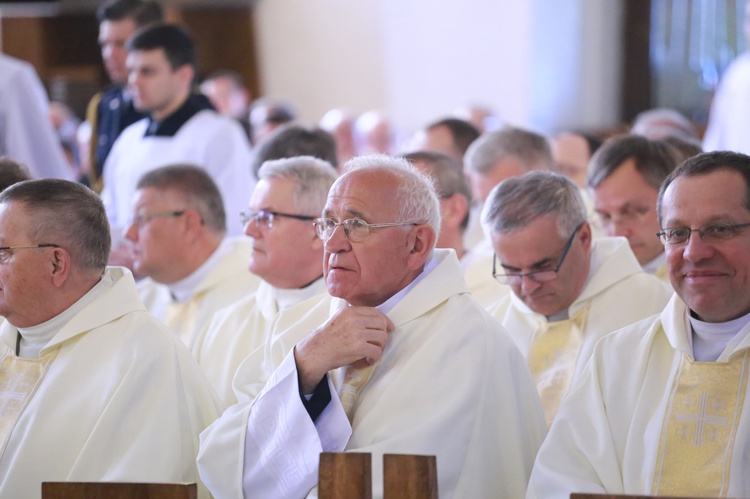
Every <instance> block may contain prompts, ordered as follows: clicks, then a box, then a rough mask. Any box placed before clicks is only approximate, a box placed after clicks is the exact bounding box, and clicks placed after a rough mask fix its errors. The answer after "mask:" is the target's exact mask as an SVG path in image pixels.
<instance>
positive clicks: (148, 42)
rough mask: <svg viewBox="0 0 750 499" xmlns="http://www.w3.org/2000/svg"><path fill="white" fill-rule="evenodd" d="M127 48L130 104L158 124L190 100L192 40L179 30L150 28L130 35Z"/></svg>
mask: <svg viewBox="0 0 750 499" xmlns="http://www.w3.org/2000/svg"><path fill="white" fill-rule="evenodd" d="M126 48H127V50H128V58H127V67H128V70H129V72H130V75H129V77H128V86H129V88H130V90H131V92H132V94H133V104H134V105H135V108H136V109H137V110H138V111H141V112H143V113H147V114H149V115H150V116H151V119H152V120H153V121H155V122H160V121H162V120H163V119H164V118H166V117H168V116H170V115H172V114H173V113H174V112H175V111H177V110H178V109H179V108H180V107H181V106H182V105H183V104H184V103H185V101H187V99H188V98H189V97H190V94H191V91H192V83H193V78H194V77H195V64H196V56H195V44H194V42H193V38H192V36H191V35H190V33H188V31H187V30H186V29H185V28H184V27H182V26H178V25H175V24H153V25H150V26H147V27H146V28H143V29H140V30H139V31H138V32H137V33H136V34H135V35H133V37H132V38H131V39H130V40H128V42H127V45H126Z"/></svg>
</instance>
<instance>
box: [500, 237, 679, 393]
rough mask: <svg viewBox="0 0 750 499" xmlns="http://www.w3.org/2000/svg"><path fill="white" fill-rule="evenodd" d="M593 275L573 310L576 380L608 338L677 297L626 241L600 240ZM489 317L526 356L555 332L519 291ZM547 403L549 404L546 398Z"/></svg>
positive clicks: (593, 252) (594, 250) (570, 313)
mask: <svg viewBox="0 0 750 499" xmlns="http://www.w3.org/2000/svg"><path fill="white" fill-rule="evenodd" d="M590 269H591V270H590V273H589V277H588V279H587V281H586V284H585V285H584V287H583V289H582V290H581V293H580V294H579V295H578V297H577V298H576V299H575V301H573V303H572V304H571V305H570V307H568V316H569V317H571V318H574V317H576V318H578V317H579V316H580V322H581V323H580V324H578V326H579V327H580V328H581V330H580V334H581V338H580V348H579V350H578V353H577V355H576V356H575V357H574V366H572V367H573V375H572V379H573V380H575V378H576V377H577V376H578V375H579V373H580V372H581V370H582V369H583V367H584V366H585V365H586V362H587V361H588V359H589V357H590V356H591V352H592V350H593V348H594V345H595V344H596V342H597V341H598V340H599V339H600V338H602V337H603V336H605V335H607V334H609V333H612V332H614V331H616V330H618V329H620V328H622V327H625V326H627V325H629V324H632V323H634V322H637V321H639V320H641V319H643V318H645V317H649V316H651V315H654V314H657V313H659V312H660V311H661V310H663V309H664V306H665V305H666V304H667V302H668V301H669V298H670V297H671V296H672V290H671V287H668V285H666V284H665V283H663V282H662V281H660V280H659V279H657V278H656V277H654V276H652V275H649V274H646V273H644V272H643V270H642V269H641V266H640V265H639V264H638V260H637V259H636V258H635V255H633V252H632V251H631V249H630V246H629V244H628V241H627V239H625V238H623V237H612V238H609V237H603V238H595V239H594V240H593V246H592V250H591V264H590ZM490 313H491V314H492V315H493V316H494V317H495V318H496V319H498V320H499V321H500V323H501V324H502V325H503V326H504V327H505V329H507V330H508V332H509V333H510V335H511V337H512V338H513V340H514V341H515V342H516V345H518V348H519V349H520V350H521V353H522V354H523V355H524V357H526V358H529V355H530V352H531V349H532V348H533V346H534V344H535V343H536V342H538V341H540V339H542V337H543V336H544V335H545V333H546V332H547V331H548V329H549V328H550V324H554V323H550V322H548V320H547V318H546V317H544V316H543V315H541V314H538V313H536V312H534V311H533V310H531V309H530V308H529V307H528V306H527V305H526V304H525V303H524V302H523V301H522V300H521V299H520V298H518V296H516V295H515V293H511V297H510V300H507V301H506V302H505V304H504V305H503V306H501V307H498V308H496V309H490ZM543 402H544V400H543Z"/></svg>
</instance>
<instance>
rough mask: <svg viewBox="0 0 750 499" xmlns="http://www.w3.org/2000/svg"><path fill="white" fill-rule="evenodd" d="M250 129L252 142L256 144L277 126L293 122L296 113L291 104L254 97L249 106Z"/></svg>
mask: <svg viewBox="0 0 750 499" xmlns="http://www.w3.org/2000/svg"><path fill="white" fill-rule="evenodd" d="M248 117H249V121H250V130H251V131H252V143H253V145H254V146H257V145H258V144H260V143H261V142H263V141H264V140H266V139H267V138H268V137H269V136H270V135H271V134H272V133H273V132H274V131H275V130H276V129H277V128H279V127H280V126H283V125H286V124H288V123H291V122H293V121H294V120H295V119H296V118H297V113H295V111H294V109H293V108H292V106H291V105H289V104H287V103H285V102H280V101H274V100H271V99H267V98H265V97H264V98H260V99H255V100H254V101H253V103H252V105H251V106H250V114H249V115H248Z"/></svg>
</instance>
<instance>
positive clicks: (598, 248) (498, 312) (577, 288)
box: [484, 172, 671, 424]
mask: <svg viewBox="0 0 750 499" xmlns="http://www.w3.org/2000/svg"><path fill="white" fill-rule="evenodd" d="M484 215H485V224H486V225H487V226H488V228H489V229H490V234H491V238H492V244H493V246H494V248H495V253H496V259H495V268H494V271H493V274H494V275H495V278H496V279H498V280H499V281H500V282H503V283H506V284H509V285H510V287H511V289H512V291H513V292H512V294H511V296H510V299H509V300H506V301H505V302H503V303H501V304H500V305H499V306H497V307H495V308H493V309H491V310H490V313H491V314H492V315H493V316H494V317H495V318H497V319H498V320H499V321H500V322H501V323H502V325H503V326H505V328H506V329H507V330H508V331H509V332H510V334H511V336H512V337H513V339H514V340H515V342H516V344H517V345H518V347H519V348H520V349H521V352H522V353H523V354H524V355H525V356H526V359H527V361H528V364H529V367H530V369H531V372H532V374H534V376H535V378H536V381H537V389H538V390H539V395H540V396H541V399H542V405H543V406H544V410H545V416H546V418H547V423H548V424H549V423H551V422H552V420H553V419H554V417H555V414H556V412H557V409H558V407H559V404H560V401H561V400H562V399H563V397H564V396H565V394H566V393H567V392H568V389H569V387H570V386H571V384H572V383H573V382H574V380H575V379H576V377H577V376H578V374H579V373H580V371H581V369H583V367H584V366H585V365H586V361H587V360H588V358H589V356H590V355H591V350H592V349H593V347H594V344H595V343H596V341H597V340H598V339H599V338H601V337H602V336H604V335H606V334H608V333H611V332H613V331H615V330H617V329H620V328H621V327H624V326H627V325H628V324H632V323H633V322H636V321H638V320H640V319H643V318H644V317H648V316H649V315H653V314H656V313H658V312H659V311H660V310H662V308H663V307H664V305H666V303H667V301H668V300H669V296H670V295H671V290H668V289H667V287H666V286H664V284H663V283H662V282H660V281H659V280H658V279H656V278H655V277H653V276H650V275H647V274H645V273H644V272H643V270H642V269H641V267H640V265H638V261H637V260H636V259H635V257H634V256H633V253H632V251H631V250H630V247H629V246H628V244H627V241H626V240H625V239H624V238H599V239H593V238H592V236H591V226H590V225H589V223H588V221H586V207H585V205H584V202H583V199H582V197H581V193H580V190H579V189H578V187H577V186H576V185H575V184H574V183H573V182H572V181H571V180H569V179H567V178H566V177H563V176H562V175H558V174H555V173H550V172H531V173H528V174H526V175H523V176H521V177H516V178H512V179H508V180H505V181H503V182H502V183H501V184H500V185H499V186H498V187H496V188H495V189H494V190H493V191H492V193H491V194H490V197H489V199H488V204H487V207H486V208H485V213H484Z"/></svg>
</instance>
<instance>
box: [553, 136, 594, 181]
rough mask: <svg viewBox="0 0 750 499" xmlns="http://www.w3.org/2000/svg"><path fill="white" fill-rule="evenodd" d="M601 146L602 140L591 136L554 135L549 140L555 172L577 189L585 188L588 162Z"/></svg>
mask: <svg viewBox="0 0 750 499" xmlns="http://www.w3.org/2000/svg"><path fill="white" fill-rule="evenodd" d="M601 145H602V140H601V139H599V138H598V137H594V136H593V135H588V134H583V133H575V132H563V133H559V134H557V135H555V136H554V137H553V138H552V140H550V147H551V148H552V157H553V158H554V159H555V171H556V172H557V173H559V174H561V175H565V176H566V177H568V178H569V179H570V180H572V181H573V183H575V184H576V185H577V186H578V187H579V188H581V189H583V188H585V187H586V175H587V172H588V168H589V161H590V160H591V156H592V155H593V154H594V153H595V152H596V150H597V149H598V148H599V146H601Z"/></svg>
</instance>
